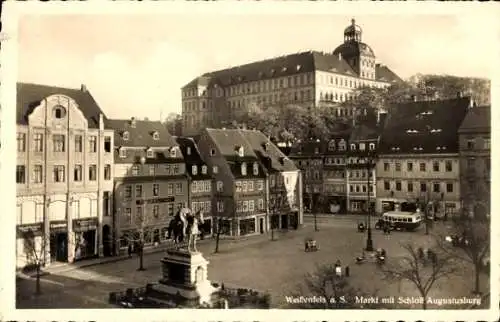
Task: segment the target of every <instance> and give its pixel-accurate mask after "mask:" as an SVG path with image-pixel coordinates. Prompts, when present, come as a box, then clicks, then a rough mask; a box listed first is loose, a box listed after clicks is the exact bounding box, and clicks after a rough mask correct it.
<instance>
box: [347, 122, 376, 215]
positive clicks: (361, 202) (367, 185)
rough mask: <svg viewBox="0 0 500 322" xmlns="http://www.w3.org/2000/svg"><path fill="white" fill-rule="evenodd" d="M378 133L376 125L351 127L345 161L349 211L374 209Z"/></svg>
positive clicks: (357, 211) (359, 211)
mask: <svg viewBox="0 0 500 322" xmlns="http://www.w3.org/2000/svg"><path fill="white" fill-rule="evenodd" d="M379 134H380V132H379V128H378V127H371V126H368V125H364V124H361V125H359V126H356V127H355V128H354V129H353V131H352V133H351V136H350V137H349V145H348V146H349V150H348V153H347V162H346V168H347V175H346V178H347V180H346V191H347V208H348V212H349V213H366V212H367V211H368V209H375V198H376V190H377V189H376V171H375V165H376V158H377V145H378V139H379ZM368 207H370V208H368Z"/></svg>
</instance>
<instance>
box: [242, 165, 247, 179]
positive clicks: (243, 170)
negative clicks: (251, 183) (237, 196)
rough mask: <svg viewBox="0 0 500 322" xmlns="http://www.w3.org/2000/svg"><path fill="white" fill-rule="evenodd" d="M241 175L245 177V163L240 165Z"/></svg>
mask: <svg viewBox="0 0 500 322" xmlns="http://www.w3.org/2000/svg"><path fill="white" fill-rule="evenodd" d="M241 175H243V176H246V175H247V164H246V163H245V162H243V163H242V164H241Z"/></svg>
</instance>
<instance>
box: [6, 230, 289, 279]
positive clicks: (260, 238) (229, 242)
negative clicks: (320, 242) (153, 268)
mask: <svg viewBox="0 0 500 322" xmlns="http://www.w3.org/2000/svg"><path fill="white" fill-rule="evenodd" d="M289 233H292V234H293V232H292V231H290V232H283V231H275V237H276V238H278V239H279V238H281V239H283V237H284V236H286V235H287V234H289ZM270 235H271V233H270V232H268V233H266V234H258V235H250V236H243V237H238V238H235V237H229V236H220V242H221V243H222V244H224V245H222V244H221V247H223V250H222V251H221V253H224V252H226V251H229V250H234V249H235V248H238V247H244V246H248V245H251V244H257V243H262V242H267V241H269V238H270ZM196 243H197V245H207V244H210V243H213V244H215V237H212V236H210V237H205V238H204V239H203V240H202V239H199V240H197V241H196ZM172 248H174V244H173V242H172V241H167V242H164V243H162V244H160V245H158V246H156V247H155V246H149V247H145V248H144V255H148V254H154V253H161V252H165V251H167V250H168V249H172ZM132 257H137V254H133V255H132ZM127 259H129V256H128V254H123V255H118V256H110V257H99V258H94V259H88V260H82V261H79V262H75V263H54V264H52V265H50V266H48V267H45V268H42V272H41V274H40V276H44V275H50V274H57V273H62V272H67V271H70V270H74V269H79V268H84V267H90V266H96V265H101V264H108V263H115V262H119V261H124V260H127ZM16 275H17V276H18V277H20V278H23V279H30V278H34V277H36V272H34V271H33V272H28V273H24V272H22V271H18V272H16Z"/></svg>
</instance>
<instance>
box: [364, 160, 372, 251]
mask: <svg viewBox="0 0 500 322" xmlns="http://www.w3.org/2000/svg"><path fill="white" fill-rule="evenodd" d="M365 161H366V169H367V189H366V190H367V201H366V202H367V211H368V214H367V215H368V225H367V238H366V251H368V252H372V251H373V239H372V224H371V219H372V218H371V213H372V211H371V205H370V201H371V200H370V197H371V196H370V187H371V170H372V165H373V160H372V155H371V153H370V152H368V156H367V157H366V159H365Z"/></svg>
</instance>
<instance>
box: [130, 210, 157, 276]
mask: <svg viewBox="0 0 500 322" xmlns="http://www.w3.org/2000/svg"><path fill="white" fill-rule="evenodd" d="M143 205H144V204H143ZM134 222H135V230H133V231H131V232H129V233H128V234H126V236H125V238H126V240H127V241H128V243H129V247H130V246H131V245H134V249H135V250H136V252H137V254H138V255H139V268H138V269H137V270H138V271H145V270H146V268H144V244H145V237H146V236H145V235H146V228H147V227H148V226H150V225H151V224H152V223H153V218H152V217H151V215H149V216H148V214H147V212H146V207H143V208H142V212H141V213H139V214H137V213H136V214H135V218H134Z"/></svg>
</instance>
